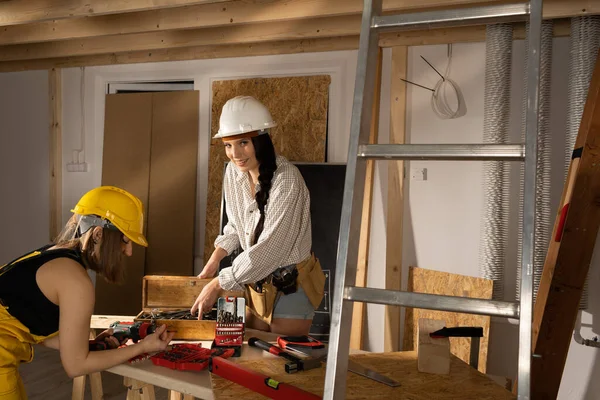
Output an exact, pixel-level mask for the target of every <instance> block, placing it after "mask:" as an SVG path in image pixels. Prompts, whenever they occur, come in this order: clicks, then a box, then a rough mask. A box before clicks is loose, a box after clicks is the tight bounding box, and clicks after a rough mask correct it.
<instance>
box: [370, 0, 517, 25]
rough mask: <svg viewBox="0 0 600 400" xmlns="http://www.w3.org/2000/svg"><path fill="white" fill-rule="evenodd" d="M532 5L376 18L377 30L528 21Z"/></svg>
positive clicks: (416, 13)
mask: <svg viewBox="0 0 600 400" xmlns="http://www.w3.org/2000/svg"><path fill="white" fill-rule="evenodd" d="M528 15H529V2H524V3H516V4H493V5H485V6H478V7H469V8H456V9H447V10H434V11H423V12H415V13H403V14H394V15H385V16H380V17H375V18H373V28H376V29H379V30H381V31H407V30H416V29H423V28H427V29H437V28H449V27H457V26H469V25H489V24H496V23H507V22H520V21H526V20H527V17H528Z"/></svg>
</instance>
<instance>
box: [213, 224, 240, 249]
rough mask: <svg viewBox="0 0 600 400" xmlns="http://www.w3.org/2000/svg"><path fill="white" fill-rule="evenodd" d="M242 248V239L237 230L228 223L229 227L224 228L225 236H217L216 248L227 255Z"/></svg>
mask: <svg viewBox="0 0 600 400" xmlns="http://www.w3.org/2000/svg"><path fill="white" fill-rule="evenodd" d="M239 246H240V238H239V236H238V233H237V229H236V228H235V226H234V225H233V224H232V223H231V221H228V222H227V225H225V227H224V228H223V234H222V235H219V236H217V238H216V239H215V248H217V247H220V248H222V249H223V250H225V251H226V252H227V255H229V254H231V252H232V251H234V250H235V249H237V248H238V247H239Z"/></svg>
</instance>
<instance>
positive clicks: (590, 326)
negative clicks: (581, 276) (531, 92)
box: [403, 38, 600, 399]
mask: <svg viewBox="0 0 600 400" xmlns="http://www.w3.org/2000/svg"><path fill="white" fill-rule="evenodd" d="M524 51H525V48H524V44H523V42H522V41H518V42H515V44H514V47H513V70H512V86H511V90H512V93H511V98H512V100H511V115H510V126H511V132H510V135H511V138H512V139H511V140H512V141H513V142H519V141H520V140H519V136H520V126H521V125H520V124H521V98H522V82H523V60H524V58H523V57H524ZM452 54H453V58H452V60H453V61H452V72H451V77H452V78H453V79H454V80H456V81H457V82H458V84H459V86H460V88H461V89H462V91H463V94H464V97H465V102H466V105H467V114H466V115H465V116H464V117H462V118H459V119H456V120H450V121H448V120H440V119H438V118H437V117H436V116H435V114H434V113H433V111H432V110H431V107H430V95H431V92H429V91H427V90H424V89H421V88H418V87H415V86H411V85H409V87H408V98H409V100H408V111H407V113H408V119H407V135H408V137H409V138H410V141H411V143H481V142H482V129H483V95H484V77H485V44H484V43H473V44H457V45H454V46H453V50H452ZM421 55H422V56H424V57H425V58H426V59H427V60H428V61H429V62H431V63H432V64H433V65H434V66H436V68H438V70H443V69H444V68H445V65H446V60H447V46H446V45H442V46H420V47H413V48H411V49H410V51H409V60H410V61H409V68H408V80H410V81H413V82H417V83H419V84H422V85H425V86H428V87H433V85H435V83H436V82H437V80H438V78H439V77H438V75H437V74H436V73H435V72H434V71H433V70H432V69H431V68H429V67H428V66H427V64H425V62H424V61H423V60H422V59H421V57H420V56H421ZM568 59H569V43H568V39H567V38H559V39H555V40H554V46H553V68H552V75H553V76H552V87H551V90H552V94H551V96H552V110H551V116H550V125H551V135H552V146H553V148H552V162H553V165H552V186H551V192H552V210H553V211H552V213H554V212H555V211H554V210H556V208H557V207H558V202H559V200H560V195H561V193H562V189H563V179H564V166H563V163H564V161H563V160H564V156H563V154H564V137H565V133H564V132H565V126H566V125H565V124H566V112H567V111H566V110H567V102H566V99H567V82H568ZM517 166H518V164H516V163H515V164H513V165H512V167H513V168H512V177H513V181H512V182H513V185H512V189H511V194H510V197H511V210H512V216H511V222H510V232H509V238H510V239H509V248H508V251H507V257H506V259H507V270H506V273H505V299H506V300H514V295H515V279H516V261H517V259H516V252H517V247H516V246H517V243H516V235H517V230H516V229H517V225H516V220H517V219H516V218H517V214H516V212H517V197H516V196H517V194H518V169H517ZM417 167H418V168H427V180H425V181H416V180H410V179H407V186H408V187H409V192H408V196H407V197H406V199H407V200H406V204H405V212H404V215H405V226H404V234H405V242H404V245H403V253H404V254H403V267H404V268H403V272H404V274H405V277H406V273H407V270H408V266H410V265H415V266H419V267H423V268H430V269H435V270H439V271H446V272H453V273H459V274H464V275H470V276H479V266H478V251H479V236H480V217H481V213H482V201H483V188H482V184H481V182H482V162H441V161H412V162H410V163H409V165H408V166H407V168H408V169H407V177H410V169H411V168H417ZM551 222H552V223H554V219H552V221H551ZM598 247H600V246H598V245H597V246H596V248H598ZM599 252H600V251H596V252H595V254H594V259H593V261H592V264H591V270H592V272H591V275H590V284H589V293H590V298H589V304H590V309H589V310H588V312H583V317H582V322H583V325H584V327H583V329H582V331H581V332H582V335H583V336H584V337H585V338H588V339H589V338H591V337H592V336H595V335H598V334H599V333H600V321H599V319H598V317H596V318H594V317H593V315H594V314H595V315H596V316H597V315H598V311H599V310H598V308H599V306H598V304H599V302H600V294H599V289H600V285H599V278H600V276H599V275H600V260H599V257H600V256H599V254H598V253H599ZM405 282H406V279H403V283H404V287H405V286H406V284H405ZM517 343H518V325H517V323H516V322H515V321H512V322H509V321H508V320H506V319H499V318H498V319H497V318H494V319H493V321H492V329H491V334H490V348H489V364H488V372H489V373H491V374H496V375H503V376H508V377H515V376H516V365H517V364H516V359H517V352H518V347H517ZM598 351H599V350H598V349H594V348H590V347H584V346H581V345H579V344H577V343H575V342H574V341H572V344H571V347H570V351H569V357H568V360H567V365H566V367H565V372H564V376H563V380H562V385H561V388H560V393H559V398H560V399H592V398H594V399H596V398H598V397H597V396H598V395H597V393H598V390H599V389H600V385H599V383H598V381H599V379H600V356H599V355H598Z"/></svg>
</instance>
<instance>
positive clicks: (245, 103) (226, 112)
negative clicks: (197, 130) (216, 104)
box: [213, 96, 277, 139]
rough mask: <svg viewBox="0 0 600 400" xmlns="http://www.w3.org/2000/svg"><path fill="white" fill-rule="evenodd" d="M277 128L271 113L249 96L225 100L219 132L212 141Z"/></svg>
mask: <svg viewBox="0 0 600 400" xmlns="http://www.w3.org/2000/svg"><path fill="white" fill-rule="evenodd" d="M274 126H277V123H276V122H275V121H273V117H271V113H270V112H269V110H268V109H267V107H265V106H264V105H263V104H262V103H261V102H260V101H258V100H256V99H255V98H254V97H251V96H237V97H234V98H232V99H229V100H227V102H226V103H225V105H224V106H223V110H222V111H221V118H220V119H219V132H217V134H216V135H215V136H214V137H213V139H218V138H224V137H228V136H235V135H240V134H242V133H247V132H253V131H263V130H265V129H268V128H273V127H274Z"/></svg>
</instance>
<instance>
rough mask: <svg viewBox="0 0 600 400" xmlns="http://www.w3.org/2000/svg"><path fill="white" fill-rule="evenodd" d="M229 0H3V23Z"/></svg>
mask: <svg viewBox="0 0 600 400" xmlns="http://www.w3.org/2000/svg"><path fill="white" fill-rule="evenodd" d="M224 1H227V0H113V1H106V0H52V1H48V0H14V1H2V2H0V26H7V25H17V24H30V23H36V22H42V21H51V20H60V19H65V18H77V17H91V16H96V15H106V14H118V13H128V12H135V11H144V10H157V9H161V8H169V7H181V6H189V5H195V4H207V3H220V2H224Z"/></svg>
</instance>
